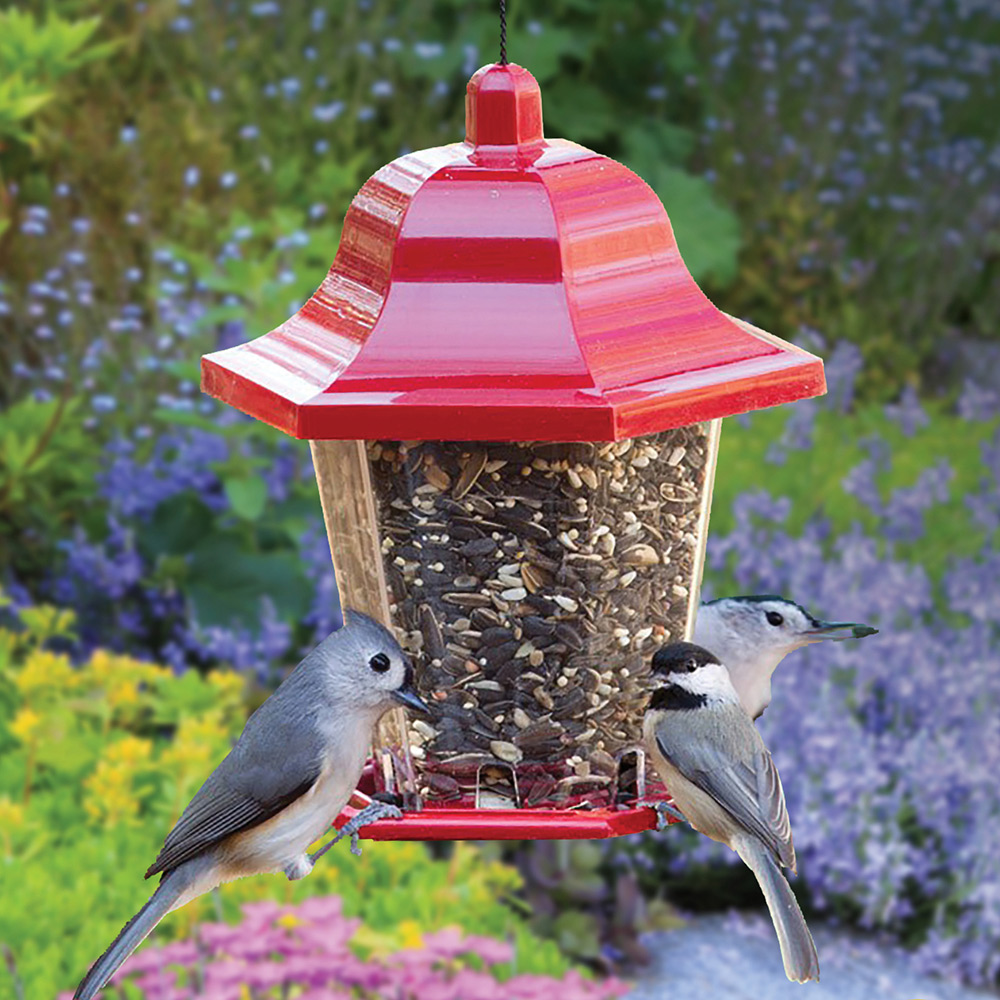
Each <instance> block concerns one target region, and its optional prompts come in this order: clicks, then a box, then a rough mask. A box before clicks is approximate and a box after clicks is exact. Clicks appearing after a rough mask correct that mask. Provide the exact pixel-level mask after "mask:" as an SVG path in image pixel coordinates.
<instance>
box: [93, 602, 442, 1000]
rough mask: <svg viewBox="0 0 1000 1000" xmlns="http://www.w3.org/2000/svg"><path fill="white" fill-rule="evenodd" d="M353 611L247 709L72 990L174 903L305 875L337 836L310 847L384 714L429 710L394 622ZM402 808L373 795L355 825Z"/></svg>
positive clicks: (346, 790) (129, 947) (118, 960)
mask: <svg viewBox="0 0 1000 1000" xmlns="http://www.w3.org/2000/svg"><path fill="white" fill-rule="evenodd" d="M345 618H346V624H345V625H344V627H343V628H341V629H339V630H338V631H336V632H334V633H333V634H332V635H330V636H328V637H327V638H326V639H324V640H323V642H321V643H320V644H319V645H318V646H317V647H316V648H315V649H314V650H313V651H312V652H311V653H309V655H308V656H307V657H306V658H305V659H304V660H303V661H302V662H301V663H300V664H299V665H298V666H297V667H296V668H295V670H293V671H292V673H291V674H289V675H288V677H287V678H285V680H284V681H283V682H282V683H281V685H280V686H279V687H278V689H277V690H276V691H275V692H274V694H272V695H271V696H270V697H269V698H268V699H267V700H266V701H265V702H264V703H263V704H262V705H261V706H260V708H258V709H257V711H256V712H254V713H253V715H251V716H250V718H249V720H248V721H247V724H246V727H245V728H244V730H243V733H242V734H241V736H240V738H239V740H238V741H237V742H236V745H235V746H234V747H233V749H232V750H231V751H230V752H229V754H228V755H227V756H226V758H225V759H224V760H223V761H222V763H221V764H219V766H218V767H217V768H216V769H215V771H214V772H213V773H212V774H211V775H210V776H209V778H208V780H207V781H206V782H205V784H204V785H202V786H201V788H200V789H199V790H198V792H197V793H196V794H195V796H194V798H193V799H192V800H191V802H190V803H189V804H188V806H187V808H186V809H185V810H184V812H183V813H182V814H181V818H180V819H179V820H178V821H177V825H176V826H175V827H174V828H173V830H171V831H170V833H169V834H168V836H167V839H166V841H165V843H164V845H163V848H162V849H161V850H160V853H159V855H158V856H157V858H156V860H155V861H154V862H153V864H152V865H150V867H149V870H148V871H147V872H146V878H149V877H150V876H152V875H156V874H157V873H159V872H162V873H163V874H162V877H161V879H160V884H159V886H158V887H157V890H156V892H154V893H153V895H152V896H151V897H150V899H149V902H148V903H146V905H145V906H144V907H143V908H142V909H141V910H139V912H138V913H137V914H136V915H135V916H134V917H132V919H131V920H130V921H129V922H128V923H127V924H126V925H125V926H124V927H123V928H122V930H121V932H120V933H119V934H118V936H117V937H116V938H115V940H114V941H113V942H112V943H111V945H110V947H109V948H108V950H107V951H105V952H104V954H103V955H102V956H101V957H100V958H99V959H98V960H97V961H96V962H95V963H94V964H93V966H92V967H91V969H90V971H89V972H88V973H87V975H86V976H85V977H84V979H83V982H81V983H80V985H79V986H78V987H77V990H76V993H75V994H74V1000H90V998H91V997H93V996H94V995H95V994H96V993H97V992H98V991H99V990H100V989H101V988H102V987H103V986H104V984H105V983H107V981H108V980H109V979H110V978H111V976H112V975H114V973H115V971H116V970H117V969H118V967H119V966H120V965H121V964H122V962H124V961H125V959H126V958H128V956H129V955H130V954H131V953H132V952H133V951H134V950H135V948H137V947H138V946H139V944H140V943H141V942H142V940H143V939H144V938H145V937H146V935H147V934H149V932H150V931H152V929H153V928H154V927H155V926H156V925H157V924H158V923H159V922H160V920H162V919H163V917H164V916H166V914H168V913H169V912H170V911H172V910H176V909H177V908H178V907H180V906H183V905H184V904H185V903H187V902H189V901H190V900H192V899H194V898H195V897H196V896H200V895H201V894H202V893H205V892H208V891H209V890H210V889H214V888H215V887H216V886H217V885H220V884H221V883H223V882H228V881H230V880H232V879H236V878H241V877H243V876H244V875H258V874H263V873H268V872H284V873H285V874H286V875H287V876H288V878H290V879H299V878H303V877H304V876H305V875H308V874H309V872H310V871H312V867H313V864H314V862H315V861H316V859H317V858H318V857H320V856H321V855H322V854H323V853H325V851H326V850H327V849H328V848H329V847H330V846H331V845H332V843H334V842H335V840H337V839H339V837H340V835H338V837H337V838H334V840H332V841H330V843H328V844H327V845H326V846H325V847H323V848H321V849H320V850H319V851H317V852H316V853H315V854H313V855H309V854H307V853H306V851H307V849H308V847H309V845H310V844H312V843H313V842H314V841H315V840H317V839H318V838H319V837H320V836H321V835H322V834H323V831H324V830H326V829H327V828H328V827H329V826H330V824H331V823H332V822H333V820H334V819H335V818H336V816H337V815H339V813H340V811H341V810H342V809H343V808H344V806H345V805H346V804H347V802H348V800H349V799H350V797H351V794H352V792H353V791H354V789H355V787H356V786H357V783H358V781H359V779H360V778H361V772H362V770H363V768H364V764H365V761H366V759H367V757H368V752H369V749H370V746H371V741H372V734H373V731H374V728H375V724H376V723H377V722H378V720H379V719H380V718H381V716H382V715H383V714H384V713H385V712H387V711H388V710H389V709H390V708H392V707H393V706H395V705H400V704H402V705H408V706H410V707H411V708H415V709H417V710H419V711H423V712H426V711H427V706H426V705H425V704H424V703H423V702H422V701H421V700H420V698H419V696H418V695H417V692H416V689H415V687H414V683H413V667H412V666H411V665H410V664H409V662H408V661H407V659H406V657H405V656H404V654H403V651H402V650H401V649H400V647H399V644H398V643H397V642H396V640H395V639H394V638H393V637H392V635H391V634H390V633H389V632H388V630H386V629H385V628H383V627H382V626H381V625H379V624H378V623H377V622H375V621H373V620H372V619H371V618H368V617H366V616H365V615H362V614H359V613H358V612H347V614H346V616H345ZM399 815H400V813H399V810H398V809H395V808H394V807H393V806H386V805H384V804H382V803H373V805H372V806H370V807H369V809H367V810H364V811H363V812H362V813H361V814H359V815H358V816H357V817H355V819H354V820H352V821H351V823H350V824H349V826H350V827H351V830H350V831H348V832H352V833H353V832H354V831H355V830H356V829H357V828H358V827H360V826H363V825H365V824H366V823H369V822H373V821H375V820H376V819H380V818H384V817H385V816H397V817H398V816H399ZM345 829H346V828H345ZM341 835H343V834H341Z"/></svg>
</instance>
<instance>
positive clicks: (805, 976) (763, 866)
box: [733, 837, 819, 983]
mask: <svg viewBox="0 0 1000 1000" xmlns="http://www.w3.org/2000/svg"><path fill="white" fill-rule="evenodd" d="M733 847H734V848H735V849H736V853H737V854H739V856H740V857H741V858H742V859H743V861H744V863H745V864H746V866H747V867H748V868H749V869H750V870H751V871H752V872H753V873H754V875H756V876H757V882H758V883H759V884H760V888H761V891H762V892H763V893H764V900H765V902H766V903H767V909H768V911H769V912H770V914H771V922H772V923H773V924H774V930H775V932H776V933H777V935H778V945H779V946H780V947H781V959H782V961H783V962H784V964H785V975H786V976H788V978H789V979H790V980H791V981H792V982H793V983H805V982H808V980H810V979H815V980H816V981H817V982H819V955H818V954H817V953H816V944H815V942H814V941H813V939H812V934H810V933H809V928H808V927H807V926H806V921H805V917H803V916H802V911H801V910H800V909H799V904H798V902H797V901H796V899H795V895H794V893H793V892H792V889H791V886H789V884H788V881H787V879H786V878H785V876H784V875H783V874H782V872H781V869H780V868H779V867H778V865H777V863H776V862H775V860H774V858H772V857H771V854H770V852H769V851H768V850H767V848H766V847H764V845H763V844H761V843H760V841H759V840H757V839H756V838H753V839H751V838H749V837H745V838H741V839H740V840H739V841H738V842H734V844H733Z"/></svg>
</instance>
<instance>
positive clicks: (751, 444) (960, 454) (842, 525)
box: [706, 403, 1000, 593]
mask: <svg viewBox="0 0 1000 1000" xmlns="http://www.w3.org/2000/svg"><path fill="white" fill-rule="evenodd" d="M799 405H802V404H799ZM926 409H927V411H928V414H929V416H930V417H931V419H930V420H929V421H928V423H927V425H926V426H924V427H921V428H918V429H917V430H916V431H915V432H914V433H913V435H912V436H910V437H906V436H905V434H904V433H903V430H902V429H901V428H900V427H899V426H898V424H896V423H894V422H893V421H891V420H889V419H888V418H887V417H886V415H885V413H884V411H883V409H882V407H880V406H876V405H874V404H869V405H865V406H861V407H859V408H858V409H857V410H856V412H854V413H852V414H849V415H847V414H842V413H837V412H833V411H831V410H827V409H821V410H819V411H818V412H817V414H816V423H815V426H814V432H813V445H812V447H811V448H809V449H808V450H802V451H796V452H795V453H794V456H793V459H792V460H790V461H789V462H787V463H784V464H776V463H774V462H769V461H768V460H767V457H766V455H767V452H768V449H769V448H770V447H771V446H772V445H773V444H774V443H775V442H777V441H779V440H780V439H781V436H782V433H783V431H784V429H785V424H786V423H787V421H788V419H789V417H790V416H791V410H790V409H789V408H787V407H781V408H776V409H771V410H762V411H760V412H758V413H754V414H753V415H752V416H751V417H750V419H749V420H748V421H747V423H746V425H745V426H744V425H741V424H740V423H738V422H737V421H735V420H727V421H726V422H725V424H724V425H723V431H722V437H721V441H720V446H719V465H718V472H717V474H716V479H715V490H714V495H713V500H712V533H713V534H719V535H724V534H728V533H729V532H730V531H732V529H733V525H734V519H733V501H734V500H735V499H736V497H737V496H738V495H739V494H740V493H744V492H746V490H747V489H748V488H751V487H754V486H761V487H762V488H764V489H766V490H767V492H768V493H770V494H771V495H772V496H774V497H788V498H789V499H790V500H791V510H790V513H789V517H788V524H787V526H788V531H789V532H790V533H791V534H793V535H798V534H801V532H802V529H803V527H804V526H805V525H806V524H807V523H808V522H809V521H812V520H814V519H815V518H817V517H823V518H826V519H828V520H829V521H830V525H831V528H832V531H831V541H830V544H831V545H836V539H837V537H838V536H840V535H842V534H844V533H845V532H847V531H849V530H850V528H851V526H852V525H853V524H856V523H857V524H861V525H862V526H863V527H864V528H865V529H866V530H867V531H871V530H872V529H873V527H874V525H875V523H876V519H875V515H874V514H872V512H871V511H870V510H869V509H868V508H867V507H865V505H864V504H863V503H862V502H861V501H859V500H858V499H857V498H856V497H854V496H851V494H849V493H848V492H846V491H845V490H844V488H843V483H844V480H845V478H846V477H847V474H848V473H849V472H850V471H851V469H852V468H854V467H855V466H856V465H858V464H859V463H860V462H861V461H863V460H864V459H865V458H866V457H867V453H866V452H865V450H864V443H865V441H867V440H869V439H871V438H878V439H880V440H882V441H884V442H886V443H887V445H888V447H889V449H890V450H891V453H892V456H893V461H892V465H891V468H889V469H888V470H887V471H882V472H880V473H879V474H878V475H877V476H876V481H877V483H878V485H879V487H880V490H881V493H882V498H883V499H886V498H888V496H889V494H890V493H891V492H892V491H893V490H895V489H901V488H908V487H911V486H913V485H914V483H915V482H916V481H917V478H918V476H919V475H920V473H921V472H922V471H924V470H925V469H929V468H931V467H932V466H934V465H935V464H936V463H937V462H938V461H940V460H945V461H947V462H948V463H949V464H950V465H951V467H952V469H953V470H954V473H955V475H954V478H953V479H952V481H951V483H950V484H949V486H948V493H949V499H948V500H947V502H945V503H943V504H938V505H936V506H935V507H934V508H933V509H932V512H931V516H929V517H928V518H927V522H926V523H927V533H926V536H925V537H924V538H923V539H921V540H920V542H918V543H897V546H896V551H897V552H898V553H900V554H902V555H904V556H905V557H906V558H909V559H912V560H913V562H914V563H917V564H919V565H922V566H923V567H924V568H925V569H926V570H927V572H928V573H929V575H930V576H931V578H932V579H940V577H941V574H942V572H943V571H944V569H945V567H946V565H947V564H948V562H949V561H953V560H954V559H958V558H962V557H970V558H971V557H973V556H975V555H976V554H977V553H979V552H980V551H981V550H982V548H983V545H984V544H985V542H986V541H987V538H986V532H985V529H984V528H983V527H980V526H977V525H976V524H975V522H974V521H973V520H972V518H971V517H970V516H969V510H968V508H967V506H966V504H965V497H966V496H968V495H970V494H972V493H974V492H975V490H976V489H977V488H978V487H979V484H980V480H981V479H982V477H983V474H984V473H983V466H982V459H981V457H980V446H981V445H982V444H983V443H985V442H987V441H989V440H990V439H991V437H992V436H993V434H994V433H995V431H996V427H997V424H998V422H1000V421H997V420H993V421H986V420H983V421H972V420H963V419H962V418H961V417H959V416H956V415H955V414H954V413H952V412H951V411H950V410H949V409H948V408H947V407H946V406H945V405H944V404H941V403H929V404H927V405H926ZM706 575H708V576H710V577H711V576H712V574H711V572H710V571H707V573H706ZM713 583H715V584H716V592H717V593H724V592H725V588H726V587H727V586H728V582H727V581H725V580H724V579H723V578H718V577H717V578H714V579H713Z"/></svg>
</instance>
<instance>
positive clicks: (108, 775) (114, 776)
mask: <svg viewBox="0 0 1000 1000" xmlns="http://www.w3.org/2000/svg"><path fill="white" fill-rule="evenodd" d="M83 787H84V789H85V790H86V791H87V793H88V797H87V799H86V800H85V801H84V808H85V809H86V810H87V813H88V814H89V815H90V816H92V817H93V818H94V819H104V820H105V821H106V822H107V823H109V824H115V823H118V822H121V820H123V819H130V818H132V817H133V816H135V815H136V813H137V812H138V810H139V803H138V801H137V799H136V797H135V795H134V793H133V791H132V769H131V768H130V767H129V766H128V765H127V764H125V763H122V762H120V761H115V762H112V761H109V760H102V761H100V763H98V765H97V767H96V769H95V770H94V773H93V774H91V775H90V776H89V777H88V778H87V779H86V780H85V781H84V783H83Z"/></svg>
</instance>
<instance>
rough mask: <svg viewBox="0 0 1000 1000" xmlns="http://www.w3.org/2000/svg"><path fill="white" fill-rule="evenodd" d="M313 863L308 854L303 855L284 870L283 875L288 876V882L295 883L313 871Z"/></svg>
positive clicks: (313, 860)
mask: <svg viewBox="0 0 1000 1000" xmlns="http://www.w3.org/2000/svg"><path fill="white" fill-rule="evenodd" d="M314 863H315V859H314V858H311V857H309V855H308V854H303V855H302V856H301V857H298V858H296V859H295V860H294V861H293V862H292V863H291V864H290V865H287V866H286V867H285V869H284V871H285V874H286V875H287V876H288V881H289V882H295V881H297V880H298V879H300V878H305V877H306V876H307V875H308V874H309V873H310V872H311V871H312V870H313V864H314Z"/></svg>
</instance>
